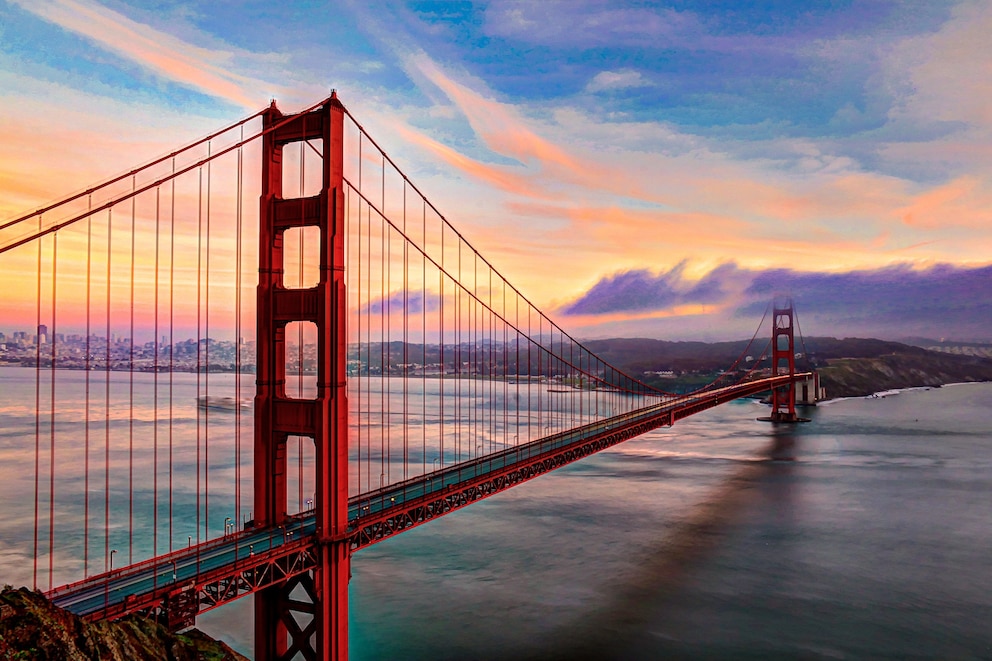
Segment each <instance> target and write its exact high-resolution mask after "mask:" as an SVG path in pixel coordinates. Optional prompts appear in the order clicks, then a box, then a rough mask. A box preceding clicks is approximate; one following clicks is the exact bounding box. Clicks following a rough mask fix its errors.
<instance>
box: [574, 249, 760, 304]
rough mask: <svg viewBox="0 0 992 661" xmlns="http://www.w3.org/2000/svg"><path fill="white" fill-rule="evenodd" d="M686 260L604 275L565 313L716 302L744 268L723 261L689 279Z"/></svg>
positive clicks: (723, 296) (723, 297)
mask: <svg viewBox="0 0 992 661" xmlns="http://www.w3.org/2000/svg"><path fill="white" fill-rule="evenodd" d="M684 271H685V263H684V262H683V263H680V264H676V265H675V266H674V267H673V268H672V269H671V270H669V271H667V272H665V273H659V274H653V273H651V272H650V271H647V270H644V269H639V270H634V271H624V272H622V273H616V274H614V275H611V276H609V277H606V278H603V279H602V280H600V281H599V282H597V283H596V284H595V285H593V287H592V288H591V289H590V290H589V291H587V292H586V293H585V294H584V295H582V296H581V297H580V298H579V299H577V300H576V301H574V302H572V303H570V304H569V305H567V306H566V307H565V308H563V310H562V312H564V313H565V314H593V315H595V314H608V313H611V312H644V311H651V310H667V309H670V308H672V307H674V306H676V305H680V304H685V303H704V304H712V303H716V302H719V301H722V300H724V299H725V298H726V296H727V294H726V283H727V282H728V280H729V279H731V278H733V277H735V276H736V275H737V274H738V273H739V272H740V270H739V269H738V268H737V266H736V265H735V264H723V265H721V266H718V267H717V268H715V269H713V270H712V271H710V272H709V273H708V274H707V275H706V276H705V277H704V278H702V279H701V280H699V281H698V282H695V283H691V282H686V280H685V278H684V276H683V273H684Z"/></svg>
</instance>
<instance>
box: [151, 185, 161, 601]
mask: <svg viewBox="0 0 992 661" xmlns="http://www.w3.org/2000/svg"><path fill="white" fill-rule="evenodd" d="M161 193H162V190H161V189H160V188H156V189H155V278H154V280H155V295H154V297H153V298H154V299H155V301H154V302H155V313H154V323H153V325H154V327H155V330H154V332H153V333H152V342H154V347H155V348H154V360H155V363H154V370H155V371H154V372H153V373H152V401H153V403H152V557H155V556H157V555H158V340H159V337H158V268H159V232H160V231H161V210H162V207H161ZM154 583H155V585H156V587H157V586H158V572H155V581H154Z"/></svg>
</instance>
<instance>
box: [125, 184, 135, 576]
mask: <svg viewBox="0 0 992 661" xmlns="http://www.w3.org/2000/svg"><path fill="white" fill-rule="evenodd" d="M135 187H136V185H135V178H134V177H133V176H132V177H131V190H132V191H134V190H135ZM135 205H136V198H134V197H132V198H131V278H130V284H131V336H130V339H129V340H128V370H127V371H128V407H129V409H128V410H129V414H128V416H127V419H128V442H127V443H128V445H127V448H128V450H127V468H128V472H127V494H128V498H127V520H128V526H127V562H128V564H132V563H134V234H135V211H136V209H135Z"/></svg>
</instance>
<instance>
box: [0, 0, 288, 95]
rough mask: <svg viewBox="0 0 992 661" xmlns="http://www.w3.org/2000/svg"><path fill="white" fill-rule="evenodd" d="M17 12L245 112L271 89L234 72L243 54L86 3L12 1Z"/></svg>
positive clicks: (72, 0) (80, 0)
mask: <svg viewBox="0 0 992 661" xmlns="http://www.w3.org/2000/svg"><path fill="white" fill-rule="evenodd" d="M12 1H13V2H14V3H15V4H17V5H18V6H20V7H21V8H22V9H24V10H26V11H29V12H31V13H33V14H35V15H37V16H38V17H40V18H42V19H44V20H47V21H49V22H51V23H54V24H56V25H58V26H60V27H62V28H64V29H66V30H69V31H71V32H76V33H78V34H80V35H82V36H84V37H86V38H87V39H89V40H90V41H92V42H95V43H96V44H97V45H99V46H100V47H101V48H104V49H106V50H108V51H111V52H113V53H116V54H117V55H119V56H121V57H124V58H126V59H128V60H131V61H132V62H135V63H137V64H139V65H140V66H142V67H144V68H145V69H147V70H148V71H151V72H152V73H154V74H156V75H158V76H161V77H163V78H165V79H167V80H171V81H174V82H176V83H179V84H181V85H185V86H187V87H191V88H193V89H196V90H198V91H200V92H202V93H204V94H207V95H209V96H212V97H216V98H221V99H224V100H226V101H228V102H230V103H233V104H235V105H238V106H241V107H242V108H246V109H254V108H256V107H258V106H259V105H260V103H259V90H271V89H272V88H273V85H272V84H271V83H268V82H266V81H262V80H259V79H257V78H253V77H251V76H247V75H241V74H238V73H235V69H236V68H237V61H238V60H239V59H244V58H246V57H249V56H250V57H252V58H256V57H257V56H253V55H250V54H248V53H246V52H244V51H236V50H233V49H226V50H215V49H209V48H203V47H200V46H196V45H194V44H191V43H189V42H186V41H183V40H181V39H178V38H176V37H174V36H172V35H171V34H168V33H165V32H161V31H159V30H156V29H154V28H152V27H150V26H148V25H144V24H142V23H138V22H136V21H133V20H131V19H130V18H128V17H126V16H124V15H122V14H119V13H117V12H115V11H113V10H111V9H108V8H106V7H103V6H101V5H99V4H96V3H94V2H89V1H88V0H12Z"/></svg>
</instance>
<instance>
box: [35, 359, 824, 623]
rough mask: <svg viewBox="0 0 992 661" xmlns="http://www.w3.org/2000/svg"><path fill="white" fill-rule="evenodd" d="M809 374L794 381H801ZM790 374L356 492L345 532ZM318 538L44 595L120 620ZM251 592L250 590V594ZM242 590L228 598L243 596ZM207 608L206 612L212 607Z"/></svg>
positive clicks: (239, 543)
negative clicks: (536, 460) (490, 477)
mask: <svg viewBox="0 0 992 661" xmlns="http://www.w3.org/2000/svg"><path fill="white" fill-rule="evenodd" d="M805 376H806V375H795V377H791V378H792V379H795V380H799V379H801V378H805ZM789 380H790V377H788V376H784V377H782V376H780V377H775V378H774V380H773V379H772V378H768V379H761V380H759V381H755V382H749V383H745V384H740V385H736V386H728V387H725V388H719V389H714V390H708V391H705V392H701V393H695V394H690V395H686V396H680V397H673V398H668V399H665V400H663V401H660V402H659V403H657V404H654V405H651V406H648V407H645V408H642V409H638V410H636V411H631V412H629V413H624V414H621V415H617V416H613V417H610V418H606V419H603V420H599V421H596V422H593V423H590V424H586V425H583V426H580V427H576V428H574V429H570V430H567V431H564V432H560V433H557V434H552V435H550V436H547V437H544V438H541V439H537V440H535V441H531V442H529V443H526V444H523V445H519V446H512V447H508V448H506V449H503V450H501V451H498V452H495V453H492V454H489V455H486V456H484V457H479V458H477V459H473V460H469V461H466V462H462V463H459V464H455V465H453V466H449V467H446V468H442V469H439V470H437V471H434V472H431V473H428V474H426V475H418V476H416V477H414V478H411V479H409V480H405V481H403V482H399V483H396V484H392V485H389V486H386V487H383V488H381V489H377V490H375V491H371V492H368V493H364V494H360V495H358V496H355V497H352V498H350V499H349V501H348V522H349V532H351V533H354V532H355V531H357V530H358V529H359V528H360V527H362V526H365V525H368V522H369V521H370V520H381V519H384V518H387V517H388V516H389V515H390V514H391V512H393V511H396V510H400V509H403V508H405V507H408V506H409V504H410V503H414V502H424V501H427V500H430V499H431V498H434V497H439V496H441V495H442V494H444V493H446V492H449V491H451V490H452V489H457V488H458V487H459V486H460V485H465V484H468V483H473V482H478V481H479V480H480V479H482V478H485V477H486V476H487V475H493V474H499V473H505V472H507V471H508V470H512V469H513V467H514V466H517V465H523V464H525V463H527V462H530V461H533V459H534V458H535V457H542V456H551V455H553V454H555V453H560V452H561V451H562V450H563V449H567V448H570V447H573V446H577V445H579V444H582V443H583V442H584V441H586V440H587V439H590V438H595V437H599V436H602V435H604V434H608V433H610V432H612V431H616V430H619V429H626V428H631V427H636V426H638V425H640V424H642V423H645V422H657V421H659V420H662V421H663V423H664V424H672V423H673V422H675V421H676V420H678V419H681V418H683V417H686V416H687V415H691V414H693V413H697V412H699V411H701V410H704V409H706V408H712V407H713V406H717V405H719V404H722V403H724V402H727V401H730V400H733V399H738V398H740V397H745V396H748V395H752V394H755V393H757V392H762V391H765V390H768V389H769V388H771V387H777V386H780V385H784V384H785V383H787V382H788V381H789ZM315 535H316V521H315V517H314V513H313V511H312V510H311V511H308V512H303V513H300V514H298V515H295V516H292V517H289V518H288V519H287V520H286V521H285V523H284V524H283V525H281V526H278V527H273V528H248V529H246V530H243V531H240V532H234V533H230V534H227V535H224V536H223V537H220V538H217V539H213V540H211V541H209V542H205V543H202V544H198V545H195V546H191V547H189V548H186V549H181V550H179V551H175V552H173V553H170V554H168V555H164V556H159V557H157V558H152V559H149V560H146V561H144V562H140V563H137V564H134V565H130V566H127V567H122V568H120V569H114V570H112V571H110V572H106V573H103V574H99V575H95V576H92V577H89V578H87V579H84V580H81V581H77V582H76V583H71V584H69V585H65V586H62V587H59V588H56V589H54V590H52V591H51V592H49V593H48V597H49V598H50V599H51V600H52V601H53V602H54V603H55V604H56V605H58V606H60V607H62V608H65V609H67V610H69V611H72V612H73V613H76V614H77V615H81V616H98V617H102V616H105V615H112V616H117V615H120V614H123V613H126V612H134V611H139V610H146V609H148V608H151V607H154V606H155V605H156V604H159V603H161V602H162V600H163V599H164V598H165V596H166V595H168V594H170V593H173V594H174V593H175V592H176V591H177V590H186V589H198V588H200V587H201V586H202V585H203V584H204V582H205V581H207V580H208V577H209V580H214V581H215V580H216V578H217V577H218V575H227V576H231V575H242V576H243V575H247V574H248V573H250V572H252V571H256V570H258V569H259V568H260V567H262V566H263V565H265V564H266V563H267V562H268V561H269V560H270V559H271V558H273V557H276V556H282V555H286V554H287V553H291V552H292V551H293V550H294V549H299V548H302V547H306V546H312V544H313V542H314V541H315ZM248 591H251V590H248ZM241 594H243V591H242V592H239V593H237V594H235V595H234V596H233V597H232V598H237V597H238V596H241ZM213 605H217V604H211V605H210V606H209V607H213Z"/></svg>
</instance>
